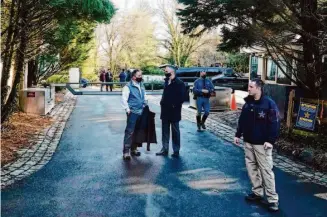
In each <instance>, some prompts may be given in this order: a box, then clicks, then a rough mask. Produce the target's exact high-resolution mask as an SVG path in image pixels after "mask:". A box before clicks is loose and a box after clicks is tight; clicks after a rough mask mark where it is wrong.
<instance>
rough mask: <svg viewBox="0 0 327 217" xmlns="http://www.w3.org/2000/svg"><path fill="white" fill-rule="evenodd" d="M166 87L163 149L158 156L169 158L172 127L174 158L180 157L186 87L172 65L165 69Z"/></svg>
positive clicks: (163, 98)
mask: <svg viewBox="0 0 327 217" xmlns="http://www.w3.org/2000/svg"><path fill="white" fill-rule="evenodd" d="M165 77H166V78H165V85H164V91H163V94H162V98H161V101H160V106H161V117H160V118H161V120H162V149H161V151H160V152H158V153H156V155H161V156H167V155H168V151H169V140H170V126H171V131H172V140H173V141H172V142H173V150H174V153H173V154H172V157H179V150H180V131H179V121H180V120H181V118H182V104H183V102H184V98H185V91H186V87H185V84H184V82H183V81H181V80H180V79H178V78H177V77H176V68H175V67H174V66H171V65H167V66H166V67H165Z"/></svg>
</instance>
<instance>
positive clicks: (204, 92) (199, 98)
mask: <svg viewBox="0 0 327 217" xmlns="http://www.w3.org/2000/svg"><path fill="white" fill-rule="evenodd" d="M200 76H201V78H199V79H197V80H196V81H195V82H194V87H193V93H194V96H195V97H196V107H197V114H196V124H197V127H198V131H201V127H202V128H203V129H204V130H205V129H206V126H205V122H206V120H207V118H208V116H209V112H210V101H209V98H210V96H211V94H212V93H213V92H215V87H214V86H213V84H212V82H211V81H210V80H209V79H208V78H206V76H207V73H206V72H205V71H202V72H200ZM202 108H203V109H204V115H203V117H202V120H201V111H202Z"/></svg>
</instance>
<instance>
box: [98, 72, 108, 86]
mask: <svg viewBox="0 0 327 217" xmlns="http://www.w3.org/2000/svg"><path fill="white" fill-rule="evenodd" d="M99 80H100V81H101V82H102V83H105V82H107V81H106V80H107V79H106V71H105V70H104V69H101V71H100V76H99ZM104 85H106V91H108V84H101V89H100V90H101V92H102V91H103V86H104Z"/></svg>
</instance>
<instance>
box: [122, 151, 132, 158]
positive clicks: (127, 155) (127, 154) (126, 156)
mask: <svg viewBox="0 0 327 217" xmlns="http://www.w3.org/2000/svg"><path fill="white" fill-rule="evenodd" d="M123 159H124V160H130V159H131V155H130V153H129V152H126V153H124V154H123Z"/></svg>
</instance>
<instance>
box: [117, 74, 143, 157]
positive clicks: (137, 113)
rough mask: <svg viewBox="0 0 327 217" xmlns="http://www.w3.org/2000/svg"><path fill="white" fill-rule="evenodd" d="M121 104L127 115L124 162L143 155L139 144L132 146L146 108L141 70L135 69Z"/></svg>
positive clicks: (124, 89)
mask: <svg viewBox="0 0 327 217" xmlns="http://www.w3.org/2000/svg"><path fill="white" fill-rule="evenodd" d="M121 104H122V107H123V108H124V109H125V111H126V114H127V125H126V129H125V135H124V144H123V146H124V147H123V158H124V160H130V159H131V155H133V156H140V155H141V153H140V152H139V151H137V144H133V145H132V141H133V135H134V130H135V125H136V122H137V121H138V120H139V119H140V117H141V115H142V112H143V108H144V107H145V106H146V101H145V88H144V85H143V84H142V71H141V70H139V69H135V70H134V71H133V72H132V80H131V81H130V82H129V83H128V84H126V85H125V86H124V88H123V91H122V100H121Z"/></svg>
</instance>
